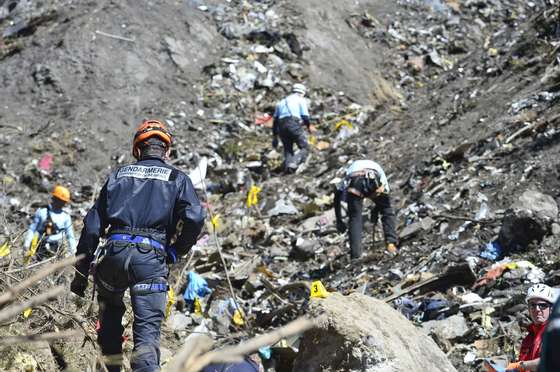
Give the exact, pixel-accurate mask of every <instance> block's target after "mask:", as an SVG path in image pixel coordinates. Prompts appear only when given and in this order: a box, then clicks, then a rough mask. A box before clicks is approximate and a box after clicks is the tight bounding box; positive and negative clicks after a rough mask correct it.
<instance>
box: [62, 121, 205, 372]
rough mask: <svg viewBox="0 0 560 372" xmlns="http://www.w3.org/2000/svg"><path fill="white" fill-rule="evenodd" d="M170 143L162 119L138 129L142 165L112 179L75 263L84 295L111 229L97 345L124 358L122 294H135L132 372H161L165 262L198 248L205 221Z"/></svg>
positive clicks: (101, 277)
mask: <svg viewBox="0 0 560 372" xmlns="http://www.w3.org/2000/svg"><path fill="white" fill-rule="evenodd" d="M171 142H172V139H171V135H170V133H169V132H168V131H167V129H166V127H165V125H164V124H163V123H161V122H160V121H157V120H147V121H144V122H143V123H142V124H141V125H140V126H139V127H138V129H137V131H136V134H135V136H134V142H133V147H132V153H133V155H134V157H135V158H136V159H137V160H138V162H136V163H134V164H131V165H127V166H124V167H121V168H119V169H117V170H116V171H114V172H112V173H111V175H110V176H109V179H108V180H107V182H106V183H105V185H104V186H103V188H102V190H101V193H100V195H99V198H98V199H97V200H96V202H95V205H94V206H93V207H92V208H91V209H90V211H89V212H88V214H87V215H86V217H85V219H84V229H83V231H82V234H81V236H80V241H79V243H78V249H77V254H85V255H86V256H87V257H86V259H84V260H82V261H81V262H79V263H78V264H77V265H76V269H77V271H78V273H76V276H75V278H74V281H73V282H72V286H71V290H72V292H74V293H76V294H77V295H79V296H83V295H84V291H85V289H86V286H87V275H88V270H89V267H90V263H91V262H92V261H93V260H94V252H95V251H96V248H97V245H98V242H99V238H100V237H101V236H105V233H106V230H108V232H107V235H106V236H107V244H106V245H105V246H104V247H102V248H101V249H100V251H101V253H100V254H99V255H96V256H97V257H96V260H97V261H98V262H97V264H96V269H95V278H94V280H95V282H96V284H97V286H98V290H99V293H98V302H99V320H100V330H99V333H98V337H99V339H98V341H99V344H100V345H101V351H102V352H103V354H104V355H113V356H115V357H116V358H113V359H118V357H119V356H120V354H121V352H122V343H121V341H122V334H123V331H124V329H123V326H122V324H121V321H122V316H123V314H124V312H125V305H124V303H123V295H124V292H125V291H126V289H127V288H128V289H130V297H131V302H132V310H133V312H134V324H133V336H134V349H133V356H132V360H131V366H132V370H133V371H143V372H147V371H158V370H159V360H160V351H159V342H160V327H161V322H162V320H163V319H164V313H165V305H166V298H167V293H166V292H167V290H168V285H167V276H168V273H169V271H168V268H167V265H166V261H167V262H168V263H173V262H175V260H176V257H177V255H182V254H185V253H186V252H187V251H188V250H189V249H190V248H191V247H192V246H193V245H194V244H195V242H196V238H197V236H198V234H199V233H200V231H201V228H202V225H203V223H204V218H205V212H204V210H203V208H202V207H201V205H200V202H199V199H198V197H197V195H196V193H195V190H194V188H193V185H192V182H191V180H190V179H189V177H188V176H187V175H185V174H184V173H183V172H181V171H180V170H178V169H176V168H174V167H172V166H170V165H168V164H166V163H165V161H164V160H165V159H167V158H168V156H169V152H170V147H171ZM179 221H183V229H182V231H181V232H180V233H179V235H178V237H177V239H176V241H175V242H174V243H173V244H170V240H171V238H172V237H173V236H174V235H175V232H176V231H175V230H176V226H177V223H178V222H179ZM98 253H99V251H98ZM109 370H110V371H119V370H120V367H119V366H118V365H113V366H111V367H110V368H109Z"/></svg>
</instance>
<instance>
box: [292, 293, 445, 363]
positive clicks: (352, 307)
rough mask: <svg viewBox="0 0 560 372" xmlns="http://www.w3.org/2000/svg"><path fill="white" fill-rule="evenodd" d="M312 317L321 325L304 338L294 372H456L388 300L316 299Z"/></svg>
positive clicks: (354, 297) (359, 296)
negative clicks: (425, 371) (427, 371)
mask: <svg viewBox="0 0 560 372" xmlns="http://www.w3.org/2000/svg"><path fill="white" fill-rule="evenodd" d="M309 314H310V316H311V317H312V318H315V319H317V326H316V328H314V329H312V330H309V331H307V332H305V333H304V335H303V338H302V341H301V344H300V349H299V353H298V355H297V357H296V360H295V361H294V366H293V370H294V371H370V372H381V371H383V372H397V371H410V370H429V371H441V372H444V371H445V372H452V371H455V368H453V366H452V365H451V363H450V362H449V360H447V358H446V356H445V354H444V353H443V352H442V351H441V350H440V349H439V348H438V346H437V345H436V344H435V342H434V341H433V340H431V339H430V338H429V336H427V335H426V334H424V333H422V332H421V331H420V330H418V329H417V328H415V327H414V326H413V325H412V323H411V322H409V321H408V320H407V319H406V318H405V317H404V316H402V315H401V314H400V313H399V312H398V311H396V310H395V309H393V308H392V307H391V306H389V305H387V304H386V303H384V302H382V301H379V300H376V299H374V298H371V297H368V296H365V295H362V294H359V293H353V294H351V295H349V296H343V295H341V294H339V293H331V294H330V295H329V296H328V297H327V298H325V299H311V302H310V306H309ZM319 315H321V316H319Z"/></svg>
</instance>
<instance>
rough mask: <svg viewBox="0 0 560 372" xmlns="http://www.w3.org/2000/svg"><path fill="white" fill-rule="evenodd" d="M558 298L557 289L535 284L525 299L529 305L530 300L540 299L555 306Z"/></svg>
mask: <svg viewBox="0 0 560 372" xmlns="http://www.w3.org/2000/svg"><path fill="white" fill-rule="evenodd" d="M556 297H557V296H556V290H555V289H553V288H550V287H549V286H547V285H546V284H535V285H534V286H532V287H530V288H529V290H528V291H527V298H526V299H525V301H527V303H528V302H529V301H530V300H533V299H537V298H538V299H540V300H544V301H546V302H550V303H551V304H553V303H554V302H556Z"/></svg>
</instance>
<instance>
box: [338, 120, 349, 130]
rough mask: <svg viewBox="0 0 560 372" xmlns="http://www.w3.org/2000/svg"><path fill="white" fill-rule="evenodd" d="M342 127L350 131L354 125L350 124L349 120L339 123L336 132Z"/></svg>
mask: <svg viewBox="0 0 560 372" xmlns="http://www.w3.org/2000/svg"><path fill="white" fill-rule="evenodd" d="M342 127H348V129H352V128H353V126H352V123H350V122H349V121H348V120H346V119H343V120H341V121H339V122H338V123H336V124H335V126H334V130H339V129H340V128H342Z"/></svg>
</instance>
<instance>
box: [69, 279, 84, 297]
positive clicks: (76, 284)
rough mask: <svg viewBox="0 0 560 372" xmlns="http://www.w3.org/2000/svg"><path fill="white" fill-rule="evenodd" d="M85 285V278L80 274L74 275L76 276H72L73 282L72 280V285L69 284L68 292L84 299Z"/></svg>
mask: <svg viewBox="0 0 560 372" xmlns="http://www.w3.org/2000/svg"><path fill="white" fill-rule="evenodd" d="M87 285H88V280H87V277H85V276H83V275H82V274H80V273H76V276H74V280H72V283H71V284H70V291H72V293H75V294H76V295H78V296H80V297H84V296H85V292H86V288H87Z"/></svg>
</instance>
